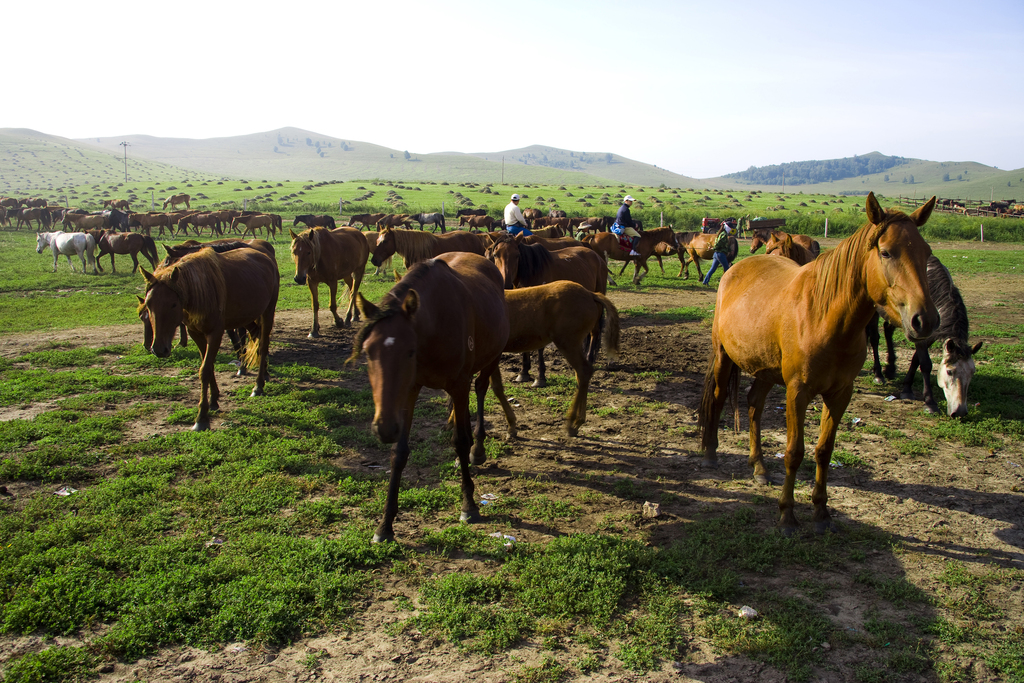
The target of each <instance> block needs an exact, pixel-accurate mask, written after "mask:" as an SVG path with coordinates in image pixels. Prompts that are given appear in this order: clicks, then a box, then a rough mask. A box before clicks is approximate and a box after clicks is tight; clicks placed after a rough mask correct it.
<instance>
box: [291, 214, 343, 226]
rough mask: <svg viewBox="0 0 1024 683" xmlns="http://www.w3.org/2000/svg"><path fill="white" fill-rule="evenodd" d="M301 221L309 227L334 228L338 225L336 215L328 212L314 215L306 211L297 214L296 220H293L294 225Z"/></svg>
mask: <svg viewBox="0 0 1024 683" xmlns="http://www.w3.org/2000/svg"><path fill="white" fill-rule="evenodd" d="M299 223H302V224H304V225H305V226H306V227H307V228H330V229H331V230H334V229H335V228H337V227H338V226H337V224H336V223H335V222H334V217H333V216H328V215H326V214H319V215H313V214H310V213H304V214H302V215H301V216H296V217H295V220H293V221H292V225H293V226H295V225H298V224H299Z"/></svg>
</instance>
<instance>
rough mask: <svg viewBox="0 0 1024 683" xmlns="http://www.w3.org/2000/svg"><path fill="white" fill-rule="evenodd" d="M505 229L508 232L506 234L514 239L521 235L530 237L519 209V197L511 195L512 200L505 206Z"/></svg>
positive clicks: (528, 229) (530, 233)
mask: <svg viewBox="0 0 1024 683" xmlns="http://www.w3.org/2000/svg"><path fill="white" fill-rule="evenodd" d="M505 229H506V230H508V234H510V235H512V236H513V237H515V236H516V235H518V234H520V233H522V234H523V235H532V234H533V233H532V232H530V228H529V226H527V224H526V218H525V217H524V216H523V212H522V211H521V210H520V209H519V195H518V194H514V195H512V200H511V201H510V202H509V203H508V205H507V206H505Z"/></svg>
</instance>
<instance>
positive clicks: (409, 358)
mask: <svg viewBox="0 0 1024 683" xmlns="http://www.w3.org/2000/svg"><path fill="white" fill-rule="evenodd" d="M356 301H357V302H358V305H359V308H360V310H361V311H362V313H363V317H364V318H365V319H366V321H367V322H366V324H365V325H364V326H363V328H362V329H361V330H360V331H359V334H358V335H357V337H356V339H355V341H354V342H353V344H352V355H351V357H350V358H349V361H348V362H349V363H351V362H353V361H355V360H356V359H357V358H358V357H359V354H360V353H361V352H363V351H365V352H366V357H367V371H368V374H369V379H370V387H371V390H372V393H373V403H374V409H375V412H374V416H373V423H372V428H373V432H374V433H375V434H376V435H377V437H378V438H379V439H380V440H381V442H382V443H393V444H395V447H394V450H393V451H392V455H391V475H390V481H389V483H388V494H387V503H386V505H385V508H384V517H383V519H382V520H381V522H380V525H379V526H378V527H377V531H376V533H375V534H374V535H373V541H374V542H375V543H380V542H393V541H394V540H395V532H394V528H393V523H394V519H395V516H396V514H397V513H398V492H399V486H400V484H401V479H402V470H404V469H405V464H406V462H407V461H408V459H409V431H410V428H411V427H412V419H413V410H414V409H415V407H416V398H417V396H419V393H420V389H421V388H422V387H424V386H426V387H430V388H431V389H443V390H444V391H445V392H446V393H447V394H448V396H450V397H451V400H452V406H453V413H454V418H455V429H454V433H453V441H454V445H455V453H456V455H457V456H458V458H459V469H460V471H461V474H462V515H461V520H462V521H464V522H478V521H480V519H481V517H480V508H479V507H478V506H477V503H476V501H475V500H474V498H473V492H474V486H473V479H472V477H471V476H470V471H469V465H470V444H471V443H472V442H473V434H472V427H471V424H470V422H471V418H470V414H469V388H470V384H471V383H472V384H474V388H475V390H476V398H477V414H482V412H483V403H484V398H485V396H486V393H487V385H488V381H489V380H490V378H491V377H492V376H493V375H494V373H495V371H496V370H497V369H498V364H499V362H500V361H501V352H502V349H504V348H505V343H506V342H507V341H508V331H509V321H508V308H507V306H506V305H505V295H504V292H503V291H502V285H501V273H499V272H498V269H497V268H496V267H495V266H494V264H492V263H490V262H489V261H487V259H485V258H483V257H482V256H479V255H477V254H469V253H462V252H457V253H445V254H441V255H440V256H438V257H437V258H435V259H430V260H428V261H425V262H422V263H417V264H416V265H414V266H413V267H412V268H410V269H409V272H408V273H406V275H405V277H403V278H402V279H401V281H400V282H398V284H396V285H395V286H394V287H393V288H392V289H391V291H390V292H388V293H387V294H386V295H385V296H384V298H383V299H382V300H381V303H380V304H379V306H374V305H373V304H371V303H370V302H368V301H367V300H366V299H364V298H363V296H362V294H359V295H357V296H356ZM474 375H476V376H477V377H476V381H475V383H474V382H473V377H474ZM483 439H484V424H483V420H480V422H479V424H478V425H477V430H476V444H475V446H473V452H472V462H473V464H481V463H483V462H484V460H485V455H484V445H483Z"/></svg>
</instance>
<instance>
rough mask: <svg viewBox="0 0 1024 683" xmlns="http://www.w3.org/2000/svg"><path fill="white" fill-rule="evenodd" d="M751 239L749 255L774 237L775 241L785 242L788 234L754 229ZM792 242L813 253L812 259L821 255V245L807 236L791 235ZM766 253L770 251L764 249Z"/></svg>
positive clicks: (765, 229)
mask: <svg viewBox="0 0 1024 683" xmlns="http://www.w3.org/2000/svg"><path fill="white" fill-rule="evenodd" d="M752 232H753V233H754V234H753V237H751V239H750V253H751V254H753V253H755V252H756V251H757V250H758V249H760V248H761V247H762V246H764V245H766V244H769V243H771V241H772V238H773V237H774V238H775V240H776V241H779V240H785V239H786V235H789V233H786V232H782V231H781V230H769V229H768V228H754V230H753V231H752ZM792 238H793V241H794V242H796V243H797V244H799V245H800V246H802V247H804V248H806V249H809V250H811V251H812V252H814V258H818V256H820V255H821V245H820V244H818V240H816V239H812V238H811V237H809V236H807V235H792ZM765 251H766V253H767V252H770V251H771V249H766V250H765Z"/></svg>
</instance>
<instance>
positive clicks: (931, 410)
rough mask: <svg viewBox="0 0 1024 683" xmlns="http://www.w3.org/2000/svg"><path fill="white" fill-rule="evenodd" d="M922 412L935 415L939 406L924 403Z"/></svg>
mask: <svg viewBox="0 0 1024 683" xmlns="http://www.w3.org/2000/svg"><path fill="white" fill-rule="evenodd" d="M924 412H926V413H931V414H932V415H935V414H937V413H938V412H939V406H937V405H935V404H934V403H925V404H924Z"/></svg>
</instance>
